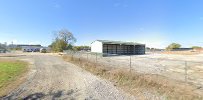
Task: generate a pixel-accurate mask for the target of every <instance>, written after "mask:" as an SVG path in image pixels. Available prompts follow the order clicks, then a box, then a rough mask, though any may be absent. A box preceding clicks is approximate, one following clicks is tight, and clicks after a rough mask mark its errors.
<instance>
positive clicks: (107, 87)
mask: <svg viewBox="0 0 203 100" xmlns="http://www.w3.org/2000/svg"><path fill="white" fill-rule="evenodd" d="M17 59H22V60H26V61H29V62H30V63H31V64H32V65H31V69H30V72H29V74H28V75H27V80H26V82H24V84H22V85H21V86H20V87H19V88H17V89H16V90H13V91H12V92H11V93H10V94H8V95H7V96H5V97H2V98H0V99H6V100H11V99H12V100H13V99H24V100H33V99H35V100H36V99H45V100H49V99H53V100H55V99H60V100H61V99H65V100H66V99H68V100H95V99H99V100H115V99H116V100H123V99H126V100H130V99H131V100H134V99H136V98H135V97H133V96H130V95H128V94H126V93H124V92H123V91H122V90H119V89H117V88H116V87H114V85H113V84H111V83H110V82H109V81H106V80H103V79H100V78H98V77H96V76H94V75H92V74H90V73H89V72H86V71H84V70H82V69H81V68H79V67H78V66H75V65H73V64H71V63H67V62H64V61H63V60H62V59H61V58H60V57H57V56H53V55H47V54H29V55H26V56H22V57H20V58H17Z"/></svg>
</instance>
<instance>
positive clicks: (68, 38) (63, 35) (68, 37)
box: [57, 29, 76, 44]
mask: <svg viewBox="0 0 203 100" xmlns="http://www.w3.org/2000/svg"><path fill="white" fill-rule="evenodd" d="M57 38H59V39H61V40H63V41H64V42H66V43H67V44H73V43H75V42H76V38H75V37H74V36H73V34H72V33H71V32H70V31H68V30H67V29H61V30H60V31H59V32H58V35H57Z"/></svg>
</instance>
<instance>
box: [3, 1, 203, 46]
mask: <svg viewBox="0 0 203 100" xmlns="http://www.w3.org/2000/svg"><path fill="white" fill-rule="evenodd" d="M202 5H203V0H0V42H1V43H4V42H7V43H8V44H10V43H11V42H12V41H13V43H17V44H42V45H43V46H48V45H49V44H51V42H52V41H53V37H54V33H55V32H57V31H58V30H60V29H68V30H69V31H70V32H72V33H73V34H74V36H75V37H76V38H77V42H76V43H75V45H90V44H91V42H93V41H94V40H98V39H99V40H119V41H132V42H139V43H145V44H146V46H148V47H156V48H165V47H166V46H167V45H168V44H170V43H172V42H176V43H180V44H181V45H182V47H190V46H194V45H198V46H203V6H202Z"/></svg>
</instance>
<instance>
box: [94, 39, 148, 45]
mask: <svg viewBox="0 0 203 100" xmlns="http://www.w3.org/2000/svg"><path fill="white" fill-rule="evenodd" d="M96 41H99V42H102V43H103V44H121V45H145V44H141V43H136V42H124V41H111V40H96Z"/></svg>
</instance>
